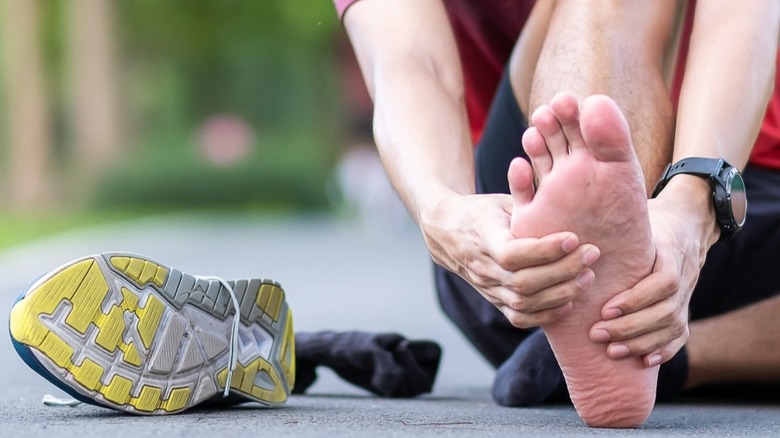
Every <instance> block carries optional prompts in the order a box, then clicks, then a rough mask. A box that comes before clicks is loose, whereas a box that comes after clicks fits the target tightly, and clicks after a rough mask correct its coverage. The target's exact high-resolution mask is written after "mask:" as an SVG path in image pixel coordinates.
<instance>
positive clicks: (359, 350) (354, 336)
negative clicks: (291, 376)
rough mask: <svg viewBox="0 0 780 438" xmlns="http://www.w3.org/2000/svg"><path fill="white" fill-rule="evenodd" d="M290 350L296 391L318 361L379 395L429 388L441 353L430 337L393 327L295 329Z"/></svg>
mask: <svg viewBox="0 0 780 438" xmlns="http://www.w3.org/2000/svg"><path fill="white" fill-rule="evenodd" d="M295 350H296V353H295V356H296V367H295V368H296V373H295V380H296V381H295V388H294V389H293V393H295V394H302V393H304V392H305V391H306V389H307V388H308V387H309V386H310V385H311V384H312V383H314V381H315V380H316V378H317V374H316V368H317V367H318V366H326V367H328V368H331V369H332V370H333V371H335V372H336V374H338V375H339V377H341V378H342V379H344V380H346V381H347V382H350V383H352V384H354V385H357V386H359V387H361V388H363V389H366V390H368V391H370V392H371V393H373V394H376V395H378V396H382V397H414V396H417V395H420V394H423V393H426V392H430V391H431V389H432V388H433V383H434V381H435V380H436V373H437V371H438V369H439V360H440V359H441V347H439V345H438V344H436V343H435V342H431V341H410V340H407V339H406V338H404V337H403V336H400V335H398V334H394V333H379V334H377V333H365V332H344V333H336V332H320V333H298V334H296V335H295Z"/></svg>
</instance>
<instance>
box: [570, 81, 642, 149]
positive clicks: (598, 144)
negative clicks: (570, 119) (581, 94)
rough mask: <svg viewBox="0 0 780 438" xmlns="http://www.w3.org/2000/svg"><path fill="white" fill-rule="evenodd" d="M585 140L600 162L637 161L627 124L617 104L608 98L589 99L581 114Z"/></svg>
mask: <svg viewBox="0 0 780 438" xmlns="http://www.w3.org/2000/svg"><path fill="white" fill-rule="evenodd" d="M580 126H581V127H582V138H583V140H584V141H585V143H586V144H587V146H588V148H589V149H590V150H591V152H592V153H593V155H594V156H595V157H596V158H598V159H599V160H601V161H632V160H636V154H635V153H634V150H633V146H632V145H631V135H630V133H629V130H628V122H626V118H625V117H624V116H623V113H622V112H621V111H620V108H618V106H617V103H615V101H614V100H612V99H610V98H609V97H607V96H602V95H595V96H589V97H587V98H586V99H585V100H584V101H583V103H582V111H581V114H580Z"/></svg>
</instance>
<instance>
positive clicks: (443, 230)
mask: <svg viewBox="0 0 780 438" xmlns="http://www.w3.org/2000/svg"><path fill="white" fill-rule="evenodd" d="M511 209H512V200H511V197H510V196H509V195H498V194H496V195H470V196H453V197H451V198H449V199H447V200H445V201H443V202H441V203H440V204H439V205H438V206H437V208H436V209H435V210H434V211H435V212H434V213H433V214H431V215H428V217H425V218H421V220H420V226H421V228H422V231H423V236H424V238H425V242H426V244H427V245H428V249H429V250H430V252H431V256H432V257H433V259H434V261H435V262H436V263H438V264H439V265H441V266H443V267H444V268H446V269H448V270H450V271H452V272H455V273H457V274H458V275H460V276H461V277H462V278H463V279H465V280H466V281H467V282H469V284H471V285H472V286H473V287H474V289H476V290H477V291H478V292H479V293H480V294H481V295H482V296H483V297H484V298H485V299H486V300H488V301H489V302H490V303H492V304H493V305H494V306H496V308H498V309H499V310H500V311H501V312H502V313H503V314H504V316H506V318H507V319H508V320H509V322H510V323H511V324H512V325H513V326H515V327H518V328H528V327H533V326H538V325H542V324H548V323H551V322H554V321H557V320H558V319H560V318H561V317H563V316H564V315H565V314H567V313H568V312H569V311H570V310H571V308H572V304H571V302H572V300H573V299H574V298H575V297H576V295H577V294H578V293H579V292H580V291H582V290H584V289H587V288H588V287H589V286H590V285H591V284H592V283H593V279H594V278H595V276H594V273H593V271H592V270H590V269H589V268H588V266H590V265H592V264H593V263H594V262H595V261H596V260H597V259H598V257H599V256H600V252H599V250H598V248H596V247H595V246H593V245H589V244H588V245H579V240H578V238H577V236H576V235H574V234H573V233H570V232H562V233H555V234H551V235H548V236H545V237H543V238H541V239H535V238H520V239H518V238H515V237H514V236H513V235H512V233H511V232H510V231H509V222H510V215H511Z"/></svg>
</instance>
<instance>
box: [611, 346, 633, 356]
mask: <svg viewBox="0 0 780 438" xmlns="http://www.w3.org/2000/svg"><path fill="white" fill-rule="evenodd" d="M628 353H630V351H629V350H628V347H626V346H625V345H623V344H615V345H610V346H609V357H611V358H612V359H622V358H624V357H626V356H628Z"/></svg>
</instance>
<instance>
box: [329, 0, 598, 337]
mask: <svg viewBox="0 0 780 438" xmlns="http://www.w3.org/2000/svg"><path fill="white" fill-rule="evenodd" d="M344 25H345V28H346V30H347V33H348V34H349V37H350V40H351V41H352V44H353V47H354V49H355V53H356V55H357V58H358V61H359V63H360V66H361V69H362V71H363V76H364V78H365V79H366V83H367V86H368V90H369V93H370V94H371V96H372V98H373V99H374V105H375V112H374V132H375V137H376V141H377V145H378V148H379V152H380V155H381V157H382V160H383V162H384V164H385V169H386V170H387V172H388V175H389V177H390V180H391V181H392V183H393V185H394V187H395V188H396V190H397V191H398V193H399V194H400V196H401V198H402V200H403V201H404V203H405V204H406V206H407V208H408V209H409V211H410V213H411V214H412V216H413V217H414V219H415V220H416V221H417V223H418V225H419V226H420V228H421V230H422V233H423V237H424V238H425V242H426V244H427V245H428V248H429V250H430V252H431V255H432V257H433V259H434V261H436V262H437V263H439V264H440V265H442V266H444V267H445V268H447V269H449V270H451V271H453V272H456V273H458V274H459V275H460V276H462V277H463V278H464V279H466V280H467V281H468V282H469V283H470V284H471V285H472V286H474V287H475V288H476V289H477V290H478V291H479V292H480V293H481V294H482V295H483V296H484V297H485V298H486V299H487V300H488V301H490V302H491V303H493V304H494V305H496V306H497V307H498V308H499V309H500V310H501V311H502V312H503V313H504V315H506V316H507V318H508V319H509V320H510V321H511V322H512V323H513V324H515V325H517V326H519V327H528V326H532V325H538V324H541V323H547V322H551V321H553V320H555V319H557V318H559V317H560V314H561V313H562V312H565V310H567V309H568V308H569V307H570V304H569V303H570V301H571V299H572V298H573V296H574V294H575V293H576V292H577V291H578V290H579V289H580V287H578V286H577V285H576V283H575V277H576V276H577V275H578V274H579V273H580V272H582V271H583V270H586V269H587V268H586V266H585V262H584V261H583V255H584V254H585V253H586V250H587V249H589V248H592V246H583V247H577V243H578V242H577V239H576V236H574V235H572V234H571V233H558V234H555V235H551V236H547V237H545V238H542V239H514V238H513V237H512V235H511V233H510V231H509V218H510V212H511V208H512V204H511V202H512V201H511V197H510V196H509V195H475V188H474V163H473V148H472V144H471V141H470V137H469V131H468V123H467V120H466V110H465V105H464V89H463V79H462V77H461V70H460V61H459V59H458V53H457V50H456V46H455V41H454V37H453V35H452V31H451V29H450V25H449V21H448V18H447V15H446V12H445V10H444V8H443V6H442V3H441V1H440V0H396V1H392V2H390V1H381V0H363V1H360V2H357V3H356V4H354V5H353V6H352V7H351V8H349V9H348V10H347V12H346V14H345V16H344ZM575 248H576V249H575ZM591 254H593V253H591ZM588 261H590V262H591V263H592V260H588ZM552 262H555V263H552ZM584 286H585V287H586V286H587V284H585V285H584ZM556 310H557V313H556Z"/></svg>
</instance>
